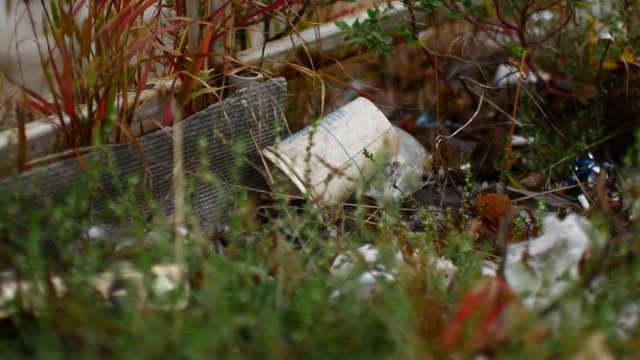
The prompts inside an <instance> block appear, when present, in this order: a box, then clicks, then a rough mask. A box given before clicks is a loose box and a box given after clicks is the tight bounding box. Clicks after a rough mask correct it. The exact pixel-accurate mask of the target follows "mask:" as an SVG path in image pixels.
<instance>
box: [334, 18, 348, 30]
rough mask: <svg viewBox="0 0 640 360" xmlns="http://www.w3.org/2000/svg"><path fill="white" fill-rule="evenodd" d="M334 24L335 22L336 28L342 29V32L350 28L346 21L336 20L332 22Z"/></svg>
mask: <svg viewBox="0 0 640 360" xmlns="http://www.w3.org/2000/svg"><path fill="white" fill-rule="evenodd" d="M334 24H336V26H337V27H338V29H340V30H342V32H348V31H349V30H351V28H350V27H349V25H347V23H346V22H344V21H336V22H334Z"/></svg>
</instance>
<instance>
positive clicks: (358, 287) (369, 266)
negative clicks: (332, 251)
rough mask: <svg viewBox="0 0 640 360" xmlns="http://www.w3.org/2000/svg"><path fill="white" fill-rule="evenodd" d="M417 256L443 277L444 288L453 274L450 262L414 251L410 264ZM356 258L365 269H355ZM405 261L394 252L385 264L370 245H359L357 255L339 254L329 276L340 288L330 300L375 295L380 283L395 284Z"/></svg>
mask: <svg viewBox="0 0 640 360" xmlns="http://www.w3.org/2000/svg"><path fill="white" fill-rule="evenodd" d="M420 256H427V258H426V260H427V262H428V263H429V265H430V267H431V269H433V270H435V272H436V273H437V274H438V275H439V276H441V277H442V279H443V280H444V282H443V285H444V287H445V288H447V287H448V286H449V285H450V284H451V282H452V281H453V279H454V277H455V273H456V266H455V265H454V264H453V262H451V261H450V260H448V259H445V258H443V257H433V256H429V255H425V254H422V253H419V252H414V253H413V254H412V255H411V258H412V259H411V260H410V261H415V260H417V257H420ZM358 259H359V260H360V261H362V265H364V266H362V267H360V268H358V267H357V266H356V264H357V262H358ZM405 260H406V259H405V258H404V257H403V255H402V253H401V252H400V251H397V252H396V253H395V254H394V255H393V260H392V261H390V262H389V263H387V264H384V263H382V262H381V261H380V251H379V250H378V248H376V247H375V246H373V245H364V246H361V247H359V248H358V251H357V252H356V253H353V252H346V253H342V254H340V255H338V256H337V257H336V258H335V260H334V261H333V264H332V265H331V269H330V272H331V275H332V276H333V277H334V278H335V279H337V280H338V281H339V282H341V283H342V284H341V286H340V289H339V290H336V291H334V292H333V293H332V294H331V297H337V296H340V295H341V294H342V293H344V292H354V293H355V294H356V295H357V297H358V298H360V299H367V298H370V297H371V296H373V295H375V294H376V292H377V291H378V289H379V287H380V284H381V283H382V282H393V281H396V276H397V274H398V269H399V268H400V267H401V266H402V265H403V264H405Z"/></svg>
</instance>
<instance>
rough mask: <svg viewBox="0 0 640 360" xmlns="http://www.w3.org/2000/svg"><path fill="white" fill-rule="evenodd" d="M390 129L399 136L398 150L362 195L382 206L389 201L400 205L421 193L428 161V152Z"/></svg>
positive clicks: (400, 132)
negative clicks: (413, 195)
mask: <svg viewBox="0 0 640 360" xmlns="http://www.w3.org/2000/svg"><path fill="white" fill-rule="evenodd" d="M393 128H394V130H395V132H396V134H397V136H398V145H397V146H398V147H397V149H396V151H395V152H394V156H393V157H392V158H391V159H390V160H389V162H388V163H387V164H386V166H385V167H384V168H383V169H382V171H379V172H378V173H377V174H376V175H375V177H374V178H373V179H372V180H371V182H370V183H369V185H368V188H367V190H366V192H365V195H367V196H370V197H372V198H374V199H376V201H377V202H378V203H379V204H381V205H383V204H385V203H387V202H388V201H400V200H402V199H404V198H406V197H407V196H409V195H411V194H413V193H414V192H416V191H418V190H420V189H421V188H422V187H423V186H424V184H425V181H424V180H423V177H424V175H425V174H424V172H425V165H428V161H429V154H428V153H427V150H425V148H424V146H422V144H420V143H419V142H418V140H416V139H415V138H414V137H413V136H411V135H410V134H409V133H407V132H406V131H404V130H402V129H400V128H399V127H397V126H394V127H393ZM427 167H428V166H427ZM427 170H428V169H427Z"/></svg>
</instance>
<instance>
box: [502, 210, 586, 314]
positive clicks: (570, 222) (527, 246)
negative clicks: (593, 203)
mask: <svg viewBox="0 0 640 360" xmlns="http://www.w3.org/2000/svg"><path fill="white" fill-rule="evenodd" d="M543 224H544V234H543V235H542V236H540V237H538V238H536V239H534V240H530V241H525V242H521V243H517V244H513V245H510V246H509V247H508V248H507V254H506V259H505V272H504V276H505V278H506V280H507V282H508V284H509V286H511V288H512V289H513V290H514V291H516V292H517V293H518V294H519V295H520V297H521V298H522V302H523V304H524V305H525V306H526V307H528V308H530V309H532V308H538V307H544V306H546V305H548V304H549V303H550V302H552V301H553V300H555V299H557V298H558V296H561V295H562V294H563V293H564V292H565V291H566V290H567V288H568V287H569V286H570V285H571V284H572V283H573V282H574V281H575V280H576V279H578V277H579V275H580V274H579V263H580V260H581V259H582V258H583V257H585V256H587V255H588V252H589V249H590V248H591V246H592V245H594V243H593V241H592V240H591V238H590V234H591V233H592V231H591V225H590V224H589V222H588V221H587V220H586V219H585V218H582V217H579V216H577V215H570V216H568V217H567V218H565V219H564V220H559V219H558V218H556V217H554V216H548V217H546V218H544V220H543Z"/></svg>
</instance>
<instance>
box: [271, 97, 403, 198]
mask: <svg viewBox="0 0 640 360" xmlns="http://www.w3.org/2000/svg"><path fill="white" fill-rule="evenodd" d="M396 142H397V136H396V133H395V131H394V130H393V127H392V126H391V123H389V120H387V118H386V117H385V116H384V114H383V113H382V112H381V111H380V110H379V109H378V108H377V107H376V106H375V105H374V104H373V103H372V102H370V101H369V100H367V99H365V98H362V97H361V98H358V99H356V100H354V101H352V102H350V103H349V104H347V105H345V106H344V107H342V108H340V109H338V110H336V111H335V112H333V113H331V114H329V115H327V116H326V117H324V118H323V119H322V120H321V121H320V122H318V124H316V125H314V126H308V127H306V128H304V129H302V130H300V131H299V132H297V133H295V134H293V135H292V136H290V137H289V138H287V139H285V140H283V141H281V142H280V143H278V144H276V145H274V146H269V147H267V148H265V149H263V150H262V154H263V155H264V157H265V158H267V159H268V160H269V161H270V162H271V163H272V164H273V165H275V166H276V167H277V168H278V169H280V170H281V171H282V172H284V174H286V175H287V177H289V179H291V181H292V182H293V184H295V187H296V188H297V190H299V191H300V192H301V193H308V194H310V195H311V196H313V197H314V199H315V200H316V201H317V203H318V204H319V205H321V206H335V205H340V204H342V203H343V202H344V201H345V200H347V199H348V198H349V196H351V194H352V193H353V192H354V191H355V189H356V186H357V184H358V182H367V181H368V180H369V179H370V178H371V177H372V175H373V174H374V173H375V172H376V171H377V170H379V167H380V165H379V164H385V161H386V160H387V159H388V158H389V157H390V156H391V154H392V153H393V149H394V148H395V146H396ZM365 150H366V151H365ZM365 153H367V156H365ZM368 154H371V155H372V156H373V159H371V156H369V155H368ZM376 164H378V165H376Z"/></svg>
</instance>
